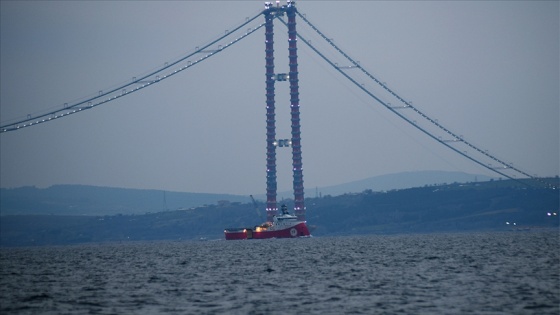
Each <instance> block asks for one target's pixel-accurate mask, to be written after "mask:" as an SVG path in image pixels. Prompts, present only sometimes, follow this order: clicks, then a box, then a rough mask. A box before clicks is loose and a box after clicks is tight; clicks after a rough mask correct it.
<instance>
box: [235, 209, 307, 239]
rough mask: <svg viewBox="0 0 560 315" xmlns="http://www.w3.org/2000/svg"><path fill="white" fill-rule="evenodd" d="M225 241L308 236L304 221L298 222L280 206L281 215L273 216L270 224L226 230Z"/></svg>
mask: <svg viewBox="0 0 560 315" xmlns="http://www.w3.org/2000/svg"><path fill="white" fill-rule="evenodd" d="M224 234H225V236H226V240H246V239H265V238H294V237H302V236H310V234H309V229H308V228H307V224H306V223H305V221H300V220H298V219H297V217H296V216H295V215H291V214H289V213H288V211H287V210H286V206H282V214H281V215H278V216H274V217H273V219H272V222H265V223H263V224H261V225H257V226H255V227H251V228H227V229H225V230H224Z"/></svg>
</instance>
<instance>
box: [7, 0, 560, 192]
mask: <svg viewBox="0 0 560 315" xmlns="http://www.w3.org/2000/svg"><path fill="white" fill-rule="evenodd" d="M297 6H298V9H299V11H300V12H302V13H304V14H306V17H307V18H308V19H310V21H311V22H313V23H314V24H315V25H316V26H317V27H318V28H319V29H321V31H323V32H324V33H326V34H327V36H329V37H330V38H333V39H334V41H335V43H336V44H338V45H340V47H341V48H342V49H344V50H345V51H346V52H347V53H348V54H350V56H352V57H353V58H355V59H356V60H359V61H360V64H361V65H362V66H363V67H364V68H366V69H367V70H368V71H370V72H371V73H372V74H374V75H376V76H378V77H379V78H380V79H382V80H383V81H384V82H387V84H388V85H389V86H390V87H391V88H393V89H394V90H395V91H397V92H398V93H399V94H400V95H401V96H403V97H404V98H406V99H407V100H411V101H413V102H414V105H415V106H416V107H418V108H420V109H421V110H423V111H424V112H425V113H427V114H428V115H430V116H432V117H433V118H436V119H438V121H439V122H440V123H442V124H443V125H444V126H446V127H447V128H449V129H451V130H452V131H454V132H456V133H457V134H460V135H463V136H464V138H465V139H468V141H470V142H471V143H473V144H475V145H477V146H479V147H480V148H482V149H484V150H488V152H490V153H491V154H494V155H495V156H497V157H499V158H501V159H503V160H505V161H507V162H512V163H514V165H515V166H517V167H518V168H520V169H522V170H523V171H526V172H528V173H530V174H537V175H539V176H553V175H557V174H558V173H559V143H560V140H559V133H560V131H559V116H560V114H559V107H560V106H559V104H560V102H559V86H560V82H559V71H560V70H559V69H560V67H559V55H560V52H559V38H560V35H559V32H560V31H559V30H560V26H559V11H560V10H559V2H558V1H526V2H525V1H495V2H489V1H465V2H460V1H435V2H429V1H414V2H406V1H395V2H382V1H371V2H370V1H359V2H352V1H303V0H302V1H299V2H297ZM263 8H264V6H263V1H243V2H235V1H227V2H226V1H224V2H219V1H184V2H183V1H174V2H161V1H158V2H147V1H138V2H137V1H134V2H133V1H115V2H110V1H91V2H84V1H61V2H48V1H38V2H33V1H1V2H0V13H1V16H0V23H1V25H0V26H1V27H0V39H1V44H0V49H1V50H0V61H1V63H0V65H1V68H0V69H1V80H0V84H1V85H0V102H1V103H0V109H1V112H0V113H1V120H2V122H5V121H7V120H11V119H14V118H17V117H21V116H23V117H25V116H26V115H27V114H33V113H37V112H40V111H44V110H45V109H49V108H53V107H60V106H62V104H64V103H70V104H71V103H72V101H73V100H76V99H80V98H83V97H85V96H88V95H95V94H96V93H97V91H99V90H107V89H108V88H109V87H111V86H116V85H118V84H120V83H123V82H127V80H131V78H132V77H134V76H138V75H139V74H142V73H146V72H147V71H148V70H150V69H154V68H157V67H160V66H161V65H163V64H164V63H165V62H170V61H173V60H175V59H177V58H178V57H180V56H183V55H186V54H188V53H191V52H192V51H194V49H195V47H196V46H202V45H203V44H205V43H208V42H209V41H211V40H213V39H215V38H217V37H218V36H220V35H222V34H224V32H225V30H227V29H232V28H233V27H234V26H236V25H238V24H240V23H242V22H244V21H245V19H246V18H247V17H252V16H254V15H256V14H258V13H259V12H260V11H261V10H262V9H263ZM263 21H264V18H263V17H260V18H259V19H258V21H257V22H256V23H253V24H252V27H254V26H256V25H257V24H258V23H261V22H263ZM298 23H299V24H298V31H299V32H300V33H301V35H303V36H308V37H309V38H314V36H313V33H312V31H311V30H310V29H309V28H308V27H304V24H303V21H301V20H300V19H298ZM286 33H287V32H286V29H285V27H284V26H283V25H282V24H280V23H279V22H276V23H275V34H276V38H275V42H276V43H277V46H276V50H275V54H276V60H275V61H276V68H277V69H278V72H287V69H288V66H287V64H288V59H287V55H288V52H287V48H286V47H287V44H286V43H287V35H286ZM312 43H317V44H319V40H318V39H316V38H315V39H312ZM320 47H322V48H325V47H327V45H321V46H320ZM328 54H329V56H334V54H333V53H332V52H329V53H328ZM264 65H265V60H264V30H263V29H261V30H259V31H257V32H256V33H254V34H252V35H251V36H249V37H248V38H246V39H244V40H243V41H241V42H240V43H238V44H236V45H235V46H233V47H231V48H229V49H228V50H226V51H224V52H222V53H220V54H218V55H216V56H214V57H212V58H210V59H208V60H206V61H204V62H202V63H200V64H198V65H196V66H195V67H193V68H190V69H188V70H186V71H184V72H182V73H180V74H178V75H177V76H174V77H172V78H170V79H168V80H165V81H164V82H161V83H159V84H156V85H154V86H152V87H150V88H147V89H144V90H142V91H139V92H136V93H134V94H132V95H129V96H126V97H124V98H120V99H119V100H116V101H113V102H110V103H108V104H105V105H102V106H100V107H97V108H95V109H92V110H88V111H85V112H83V113H79V114H76V115H72V116H69V117H67V118H63V119H58V120H55V121H53V122H50V123H46V124H41V125H38V126H35V127H30V128H25V129H22V130H19V131H15V132H8V133H3V134H1V135H0V140H1V142H0V146H1V152H0V154H1V160H0V162H1V164H0V166H1V183H0V184H1V186H2V187H19V186H27V185H35V186H38V187H46V186H50V185H54V184H86V185H99V186H112V187H129V188H149V189H165V190H172V191H189V192H215V193H234V194H263V193H265V181H266V179H265V175H266V174H265V171H266V168H265V165H266V163H265V157H266V156H265V154H266V150H265V149H266V142H265V139H266V136H265V132H266V128H265V82H264V79H265V76H264V73H265V67H264ZM341 65H343V64H341ZM299 71H300V104H301V119H302V121H301V123H302V151H303V173H304V185H305V187H306V188H313V187H316V186H319V187H321V186H328V185H335V184H340V183H345V182H349V181H353V180H358V179H364V178H367V177H371V176H376V175H382V174H389V173H396V172H403V171H415V170H450V171H464V172H470V173H474V174H486V175H492V173H491V172H490V171H488V170H487V169H484V168H482V167H481V166H479V165H476V164H473V163H472V162H470V161H468V160H466V159H464V158H463V157H461V156H458V155H457V154H456V153H453V152H450V151H449V150H448V149H446V148H444V147H442V146H441V145H440V144H438V143H436V142H435V141H433V140H432V139H429V138H428V137H426V136H425V135H424V134H422V133H420V132H418V131H416V130H414V129H413V128H411V127H410V126H408V125H407V124H406V123H405V122H403V121H402V120H400V119H398V118H397V117H396V116H395V115H393V114H392V113H390V112H389V111H388V110H386V109H384V108H382V107H381V106H380V105H379V104H378V103H376V102H375V101H373V100H372V99H371V98H369V97H368V96H367V95H366V94H364V93H363V92H361V91H360V90H358V89H357V88H356V87H354V86H353V85H352V84H351V83H349V81H347V80H346V79H345V78H343V77H342V76H340V75H339V74H337V73H336V71H334V70H333V69H332V68H330V67H329V66H328V65H327V64H326V63H325V62H324V61H323V60H321V59H320V58H319V57H318V56H317V55H316V54H315V53H313V52H312V51H311V50H310V49H309V48H308V47H305V46H304V45H302V44H301V43H300V45H299ZM348 71H354V70H348ZM368 84H369V83H368ZM287 86H288V85H287V83H284V84H282V83H281V82H279V83H278V84H277V91H276V95H277V126H278V137H279V138H289V134H290V129H289V126H290V121H289V95H288V89H287ZM277 156H278V186H279V191H282V190H289V189H291V176H292V174H291V165H290V163H291V160H290V159H291V152H290V151H289V150H288V149H283V150H280V149H279V150H278V152H277Z"/></svg>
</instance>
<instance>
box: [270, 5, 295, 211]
mask: <svg viewBox="0 0 560 315" xmlns="http://www.w3.org/2000/svg"><path fill="white" fill-rule="evenodd" d="M296 13H297V9H296V6H295V1H290V0H288V1H287V4H286V5H282V6H281V5H280V3H279V1H276V4H273V3H272V2H265V10H264V11H263V15H264V17H265V61H266V65H265V68H266V74H265V75H266V213H267V219H268V220H269V221H272V217H273V216H274V215H276V214H277V213H278V204H277V201H276V197H277V191H276V189H277V182H276V148H277V147H291V148H292V169H293V189H294V212H295V215H296V216H297V217H298V219H300V220H304V221H305V202H304V192H303V164H302V157H301V128H300V112H299V78H298V74H299V73H298V61H297V31H296ZM284 14H286V15H287V17H288V58H289V72H288V73H275V71H274V23H273V21H274V19H275V17H276V16H278V15H284ZM276 81H289V83H290V114H291V122H292V124H291V127H292V134H291V138H290V139H276V113H275V107H276V101H275V99H274V97H275V84H276Z"/></svg>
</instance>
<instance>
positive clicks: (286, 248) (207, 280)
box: [0, 230, 560, 314]
mask: <svg viewBox="0 0 560 315" xmlns="http://www.w3.org/2000/svg"><path fill="white" fill-rule="evenodd" d="M558 248H559V238H558V231H557V230H541V231H528V232H492V233H466V234H426V235H396V236H352V237H311V238H304V239H270V240H259V241H255V240H252V241H222V240H216V241H205V242H192V241H191V242H188V241H185V242H141V243H119V244H102V245H78V246H60V247H58V246H57V247H34V248H2V249H1V252H0V253H1V263H0V266H1V272H0V298H1V301H2V303H1V305H0V313H2V314H36V313H41V314H74V313H92V314H131V313H135V314H156V313H157V314H177V313H182V314H222V313H228V314H296V313H298V314H302V313H305V314H343V313H344V314H468V313H470V314H558V312H559V311H560V308H559V305H560V276H559V270H560V254H559V250H558Z"/></svg>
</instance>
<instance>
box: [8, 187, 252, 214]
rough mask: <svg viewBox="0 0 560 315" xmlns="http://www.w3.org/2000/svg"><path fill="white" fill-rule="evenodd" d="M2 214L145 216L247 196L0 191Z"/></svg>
mask: <svg viewBox="0 0 560 315" xmlns="http://www.w3.org/2000/svg"><path fill="white" fill-rule="evenodd" d="M0 197H1V198H0V214H1V215H2V216H5V215H13V214H49V215H50V214H56V215H114V214H144V213H146V212H159V211H165V210H177V209H185V208H192V207H199V206H203V205H205V204H216V203H217V202H218V201H220V200H227V201H229V202H247V200H248V198H249V197H248V196H237V195H226V194H204V193H183V192H169V191H165V192H164V191H162V190H142V189H126V188H112V187H97V186H85V185H56V186H51V187H49V188H44V189H40V188H36V187H21V188H10V189H7V188H1V189H0Z"/></svg>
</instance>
